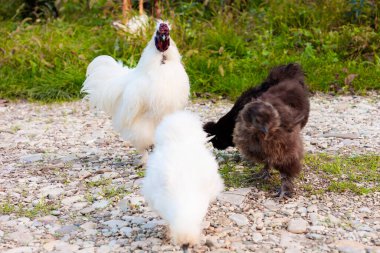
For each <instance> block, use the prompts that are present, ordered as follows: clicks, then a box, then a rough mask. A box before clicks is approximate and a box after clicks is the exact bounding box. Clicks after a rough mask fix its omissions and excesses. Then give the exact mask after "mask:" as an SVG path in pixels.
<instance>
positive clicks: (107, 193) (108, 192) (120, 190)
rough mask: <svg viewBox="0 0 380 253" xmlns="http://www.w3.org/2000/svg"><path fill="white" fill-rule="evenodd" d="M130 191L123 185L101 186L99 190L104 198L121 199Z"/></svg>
mask: <svg viewBox="0 0 380 253" xmlns="http://www.w3.org/2000/svg"><path fill="white" fill-rule="evenodd" d="M129 193H130V192H129V191H128V190H127V189H126V188H125V187H124V186H120V187H103V188H102V191H101V192H100V196H102V197H103V198H105V199H111V198H117V199H122V198H123V197H124V196H126V195H127V194H129Z"/></svg>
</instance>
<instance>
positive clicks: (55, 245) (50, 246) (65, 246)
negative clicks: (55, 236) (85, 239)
mask: <svg viewBox="0 0 380 253" xmlns="http://www.w3.org/2000/svg"><path fill="white" fill-rule="evenodd" d="M43 248H44V249H45V250H47V251H53V250H57V251H62V252H70V251H77V250H78V249H79V246H78V245H75V244H69V243H67V242H64V241H61V240H53V241H50V242H48V243H45V244H44V245H43Z"/></svg>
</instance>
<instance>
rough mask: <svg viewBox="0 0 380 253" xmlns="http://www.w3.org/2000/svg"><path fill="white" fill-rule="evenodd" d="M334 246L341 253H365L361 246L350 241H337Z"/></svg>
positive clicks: (363, 247)
mask: <svg viewBox="0 0 380 253" xmlns="http://www.w3.org/2000/svg"><path fill="white" fill-rule="evenodd" d="M334 246H335V247H336V248H337V249H338V250H339V252H342V253H365V252H366V248H365V246H364V245H363V244H361V243H359V242H356V241H351V240H339V241H337V242H335V243H334Z"/></svg>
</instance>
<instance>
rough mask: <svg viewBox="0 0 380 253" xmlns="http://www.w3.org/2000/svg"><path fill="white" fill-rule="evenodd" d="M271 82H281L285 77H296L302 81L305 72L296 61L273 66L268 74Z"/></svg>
mask: <svg viewBox="0 0 380 253" xmlns="http://www.w3.org/2000/svg"><path fill="white" fill-rule="evenodd" d="M268 79H270V80H271V81H272V82H281V81H283V80H286V79H298V81H300V82H302V83H303V82H304V79H305V73H304V72H303V70H302V68H301V66H300V65H299V64H297V63H290V64H288V65H280V66H277V67H274V68H273V69H272V70H271V71H270V73H269V76H268Z"/></svg>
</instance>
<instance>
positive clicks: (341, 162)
mask: <svg viewBox="0 0 380 253" xmlns="http://www.w3.org/2000/svg"><path fill="white" fill-rule="evenodd" d="M262 167H263V165H255V166H252V165H250V164H249V163H247V162H236V161H234V159H225V161H224V162H222V163H221V164H220V169H219V172H220V173H221V175H222V177H223V179H224V182H225V185H226V187H234V188H237V187H249V186H252V185H255V186H256V187H258V188H259V189H261V190H264V191H271V190H274V189H275V188H276V187H278V186H280V182H281V181H280V178H279V173H278V172H277V171H275V170H272V177H271V179H270V180H268V181H263V180H258V181H254V182H253V181H251V177H252V174H253V173H257V172H259V171H260V169H261V168H262ZM296 182H297V183H298V186H299V188H300V189H302V191H304V192H306V193H309V194H315V195H320V194H323V193H324V192H328V191H329V192H340V193H341V192H346V191H350V192H353V193H355V194H358V195H361V194H368V193H371V192H375V191H380V156H379V155H376V154H368V155H358V156H332V155H327V154H307V155H306V156H305V160H304V170H303V172H302V173H301V175H300V176H299V177H298V178H297V179H296Z"/></svg>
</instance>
